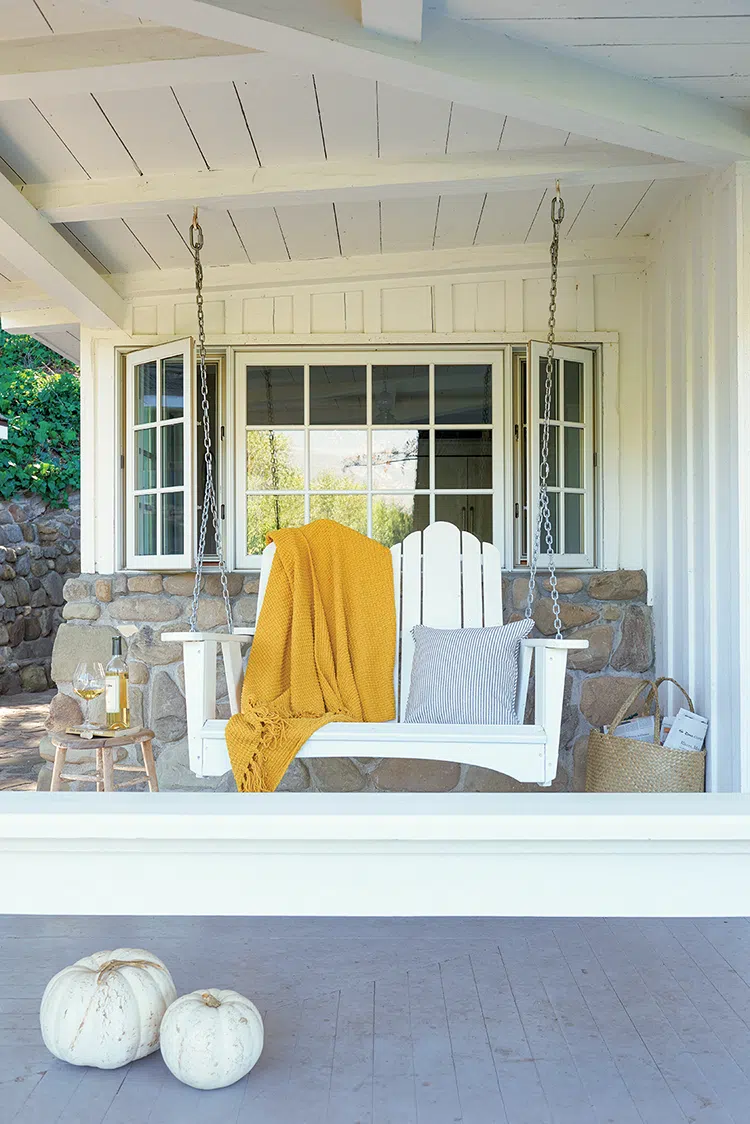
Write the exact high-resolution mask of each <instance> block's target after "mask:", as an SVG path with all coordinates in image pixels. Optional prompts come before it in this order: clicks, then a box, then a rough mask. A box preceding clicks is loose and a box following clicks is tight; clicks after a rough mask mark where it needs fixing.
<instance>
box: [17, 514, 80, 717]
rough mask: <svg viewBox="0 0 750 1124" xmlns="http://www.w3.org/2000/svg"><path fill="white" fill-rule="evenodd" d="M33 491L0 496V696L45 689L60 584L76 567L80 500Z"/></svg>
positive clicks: (60, 609)
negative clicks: (52, 503) (60, 505)
mask: <svg viewBox="0 0 750 1124" xmlns="http://www.w3.org/2000/svg"><path fill="white" fill-rule="evenodd" d="M68 502H69V504H70V507H69V508H65V509H62V510H61V509H55V508H50V507H49V506H48V505H47V503H46V502H45V501H44V500H43V499H40V498H39V497H38V496H30V495H21V496H15V497H14V498H13V499H11V500H0V695H10V694H16V693H17V692H19V691H45V690H46V689H47V687H48V686H49V670H50V662H51V658H52V645H53V642H54V639H55V632H56V630H57V627H58V625H59V623H60V621H61V619H62V612H63V584H64V582H65V578H66V576H67V575H68V574H77V573H78V572H79V570H80V568H81V553H80V540H81V504H80V496H79V494H78V493H77V492H71V493H70V495H69V500H68Z"/></svg>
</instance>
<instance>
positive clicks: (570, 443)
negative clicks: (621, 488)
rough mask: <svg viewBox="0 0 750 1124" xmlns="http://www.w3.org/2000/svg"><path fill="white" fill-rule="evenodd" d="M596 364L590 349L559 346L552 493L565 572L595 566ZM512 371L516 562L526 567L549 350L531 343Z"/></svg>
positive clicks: (552, 434)
mask: <svg viewBox="0 0 750 1124" xmlns="http://www.w3.org/2000/svg"><path fill="white" fill-rule="evenodd" d="M593 365H594V356H593V352H592V351H590V350H588V349H586V348H580V347H556V348H555V359H554V370H553V382H552V401H551V412H550V433H549V477H548V481H549V485H548V490H549V501H550V517H551V523H552V535H553V541H554V549H555V561H556V563H557V564H558V565H561V566H569V567H590V566H593V565H594V564H595V555H596V551H595V526H594V510H595V505H594V469H595V459H594V376H593ZM514 366H515V370H514V386H513V405H514V414H515V418H514V436H515V446H516V449H515V456H514V489H515V505H514V532H515V533H514V546H515V563H516V565H527V564H528V561H529V558H530V554H531V547H532V536H533V533H534V528H535V525H536V517H537V510H538V488H539V483H538V481H539V463H540V457H541V434H542V429H543V426H542V419H543V416H544V392H545V383H546V377H547V349H546V345H545V344H541V343H531V344H529V347H528V351H527V354H526V355H522V354H519V355H516V357H515V365H514ZM529 372H532V375H531V377H529ZM542 553H543V554H546V546H545V543H544V542H542ZM542 564H543V563H542Z"/></svg>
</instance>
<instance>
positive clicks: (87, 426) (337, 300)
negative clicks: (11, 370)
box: [81, 239, 647, 573]
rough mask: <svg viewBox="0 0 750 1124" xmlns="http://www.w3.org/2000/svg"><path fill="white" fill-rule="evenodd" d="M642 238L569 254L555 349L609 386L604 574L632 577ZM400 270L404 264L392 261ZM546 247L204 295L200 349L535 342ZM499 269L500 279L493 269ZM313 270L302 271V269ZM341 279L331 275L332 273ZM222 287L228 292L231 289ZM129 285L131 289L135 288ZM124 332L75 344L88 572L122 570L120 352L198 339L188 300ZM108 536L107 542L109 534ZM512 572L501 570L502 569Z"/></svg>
mask: <svg viewBox="0 0 750 1124" xmlns="http://www.w3.org/2000/svg"><path fill="white" fill-rule="evenodd" d="M645 245H646V240H645V239H631V240H628V242H627V243H626V244H623V245H622V247H621V248H620V246H619V245H616V244H615V243H614V242H612V243H609V244H608V248H607V251H606V253H603V252H602V251H601V250H600V251H599V256H600V259H601V260H593V261H589V260H588V254H587V252H583V251H582V250H580V251H579V248H578V247H576V246H575V244H574V243H571V244H569V245H568V246H567V247H566V253H567V254H568V256H569V262H570V264H563V266H562V267H561V271H560V283H559V294H558V304H557V309H558V312H557V319H558V340H559V342H560V343H570V344H576V343H598V344H599V345H600V347H601V349H602V356H603V365H604V370H605V380H604V381H605V385H604V388H603V389H604V392H603V395H602V402H601V404H600V405H601V410H600V415H599V416H600V422H601V426H602V434H601V446H602V449H603V454H604V455H603V459H602V463H601V466H600V477H601V483H600V487H602V495H603V504H602V507H603V512H602V523H603V536H602V538H603V542H604V550H603V552H602V556H601V560H600V561H601V565H602V566H603V567H604V568H607V569H614V568H616V567H618V566H624V567H627V568H640V567H642V566H643V565H644V561H645V526H644V502H643V500H644V495H645V478H644V427H643V402H644V398H645V393H646V388H645V377H646V365H645V353H644V331H643V316H644V311H643V309H644V293H645V276H646V274H645V269H646V265H647V260H646V256H645ZM395 256H396V257H398V258H399V260H400V262H403V261H404V258H405V257H406V255H395ZM545 257H546V251H545V250H544V249H543V248H541V249H540V248H539V247H533V248H529V254H528V263H527V264H526V265H524V264H523V262H519V251H518V248H516V249H515V250H514V251H513V252H512V253H510V252H508V251H507V250H505V251H504V250H503V249H502V248H500V249H498V250H497V252H496V255H495V254H493V265H492V266H488V264H487V262H486V255H485V254H483V261H482V268H481V271H480V269H477V268H475V269H474V270H473V271H470V270H469V268H468V267H467V266H466V265H464V266H463V268H462V269H461V270H460V271H459V270H456V271H455V272H453V273H451V274H450V275H448V276H445V275H442V276H434V275H432V276H431V275H429V274H427V275H423V274H422V273H419V274H418V275H417V276H413V275H410V274H409V273H407V272H406V271H404V273H403V274H402V275H401V276H399V275H395V274H394V276H392V277H391V276H389V277H387V278H372V277H368V278H363V279H356V277H355V278H352V277H349V278H347V279H346V280H344V281H342V280H333V279H328V280H326V279H325V278H326V271H327V269H328V268H329V267H328V263H326V262H320V263H316V264H317V265H318V266H319V269H318V277H319V278H322V280H318V281H316V282H315V283H311V282H308V283H306V284H302V283H300V284H297V285H289V284H287V285H281V284H279V283H278V282H277V283H276V284H275V285H269V286H267V287H265V288H263V289H262V290H259V288H258V287H257V282H254V285H253V287H249V286H248V285H247V282H246V287H245V289H244V290H243V289H242V287H241V286H237V287H232V288H231V291H230V290H229V288H228V287H227V284H226V281H224V282H223V284H224V286H225V287H224V288H218V287H216V288H214V289H213V290H212V289H211V288H210V287H209V288H207V292H206V300H205V315H206V328H207V334H208V340H209V343H210V344H212V345H214V346H217V347H230V346H242V347H245V348H246V347H248V346H253V345H257V346H258V347H261V348H263V350H264V351H267V350H268V349H269V347H273V346H275V345H278V346H279V347H280V348H284V347H290V346H293V347H295V348H296V349H299V348H304V347H306V346H313V347H314V346H318V347H325V348H326V349H331V348H335V347H337V346H339V347H342V348H352V347H373V348H385V347H388V346H391V345H393V346H395V347H397V348H400V349H404V348H408V347H411V346H415V347H425V346H426V347H429V346H430V345H434V346H435V347H440V348H443V349H444V348H445V347H446V346H450V345H452V344H455V345H456V346H467V345H469V346H470V345H479V346H482V347H493V346H500V345H503V344H520V343H525V342H526V341H527V340H528V339H537V340H544V339H545V338H546V332H547V319H548V300H549V277H548V266H547V264H546V261H545ZM495 261H496V263H497V264H496V266H495V265H494V262H495ZM308 266H309V263H308ZM339 268H340V267H339ZM227 280H229V279H227ZM133 281H135V279H133ZM128 300H129V308H130V310H131V311H130V318H129V321H130V322H129V331H128V332H127V333H111V332H110V333H106V334H105V333H98V334H97V333H91V332H88V333H86V332H85V333H84V337H83V339H82V359H81V378H82V411H83V414H82V417H83V422H82V431H83V440H82V446H83V447H82V461H83V477H84V485H83V488H84V501H83V503H82V509H83V528H82V552H83V567H84V569H85V570H86V571H87V572H90V573H91V572H99V573H112V572H113V571H114V570H116V569H118V568H119V566H120V558H121V556H122V550H121V546H122V544H121V542H120V540H119V531H118V523H119V517H118V512H117V496H118V494H119V474H120V466H119V446H120V439H119V433H120V431H121V424H122V423H121V419H120V416H119V414H120V405H119V398H118V393H117V371H118V357H117V349H118V348H132V347H134V346H135V347H138V346H142V347H149V346H151V345H153V344H158V343H164V342H166V341H167V340H169V339H172V338H174V339H178V338H180V337H184V336H186V335H195V334H196V317H195V303H194V300H193V298H192V294H190V293H189V291H184V290H183V291H181V292H179V293H178V294H175V293H171V294H168V293H158V294H156V295H148V296H146V295H145V294H144V295H140V294H138V293H137V291H136V292H134V291H133V290H132V289H131V292H130V294H129V298H128ZM113 530H114V533H113ZM509 562H510V559H506V563H509Z"/></svg>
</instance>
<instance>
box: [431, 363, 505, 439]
mask: <svg viewBox="0 0 750 1124" xmlns="http://www.w3.org/2000/svg"><path fill="white" fill-rule="evenodd" d="M435 421H436V422H437V423H438V424H440V423H442V424H443V425H446V424H457V425H470V424H472V423H475V422H479V423H480V424H481V423H482V422H485V423H486V422H491V421H492V366H491V364H489V363H456V364H453V363H452V364H450V366H448V365H445V366H443V365H437V366H436V367H435Z"/></svg>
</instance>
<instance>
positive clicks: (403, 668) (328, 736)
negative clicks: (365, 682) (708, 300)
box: [163, 185, 588, 787]
mask: <svg viewBox="0 0 750 1124" xmlns="http://www.w3.org/2000/svg"><path fill="white" fill-rule="evenodd" d="M564 212H565V208H564V204H563V200H562V197H561V196H560V190H559V185H558V186H557V190H556V193H555V195H554V197H553V199H552V206H551V221H552V243H551V246H550V264H551V275H550V302H549V326H548V333H547V363H546V379H545V390H544V414H543V420H542V435H541V449H540V467H539V500H538V508H537V514H536V523H535V528H534V536H533V543H532V551H531V558H530V564H529V592H528V598H527V603H526V611H525V616H526V617H527V618H531V616H532V611H533V603H534V595H535V590H536V578H537V569H538V565H539V558H540V554H541V543H542V535H544V541H545V545H546V547H547V554H548V568H549V584H550V587H551V599H552V609H553V617H554V626H555V637H554V638H550V639H547V638H543V639H534V640H522V641H521V647H520V652H519V668H518V688H517V695H516V700H515V715H516V720H517V724H513V725H503V726H500V725H442V724H441V725H438V724H422V723H407V722H405V721H404V719H405V712H406V703H407V698H408V694H409V683H410V679H411V669H412V661H413V657H414V640H413V638H412V632H411V630H412V628H413V627H414V626H415V625H418V624H423V625H428V626H429V627H431V628H480V627H491V626H493V625H501V624H503V604H502V601H503V598H502V565H501V557H500V552H499V551H498V549H497V548H496V547H495V546H494V545H492V544H491V543H485V542H480V541H479V539H477V538H476V537H475V536H474V535H473V534H471V533H470V532H469V531H466V530H464V531H459V529H458V528H457V527H455V526H454V525H453V524H451V523H441V522H438V523H433V524H431V525H430V526H428V527H427V528H426V529H425V530H424V531H414V532H412V533H411V534H410V535H407V537H406V538H405V539H404V540H403V542H401V543H397V544H396V545H395V546H393V547H392V548H391V556H392V558H393V584H394V596H395V603H396V625H397V646H396V663H395V669H394V689H395V698H396V714H397V718H396V719H395V720H394V721H391V722H336V723H330V724H329V725H326V726H323V727H322V728H321V729H319V730H317V731H316V732H315V733H314V734H313V735H312V736H311V737H310V738H309V739H308V741H307V742H306V743H305V745H304V746H303V747H302V749H301V750H300V751H299V754H298V756H299V757H302V758H307V757H350V756H362V757H380V758H410V759H414V758H417V759H423V760H433V761H434V760H438V761H453V762H459V763H462V764H467V765H477V766H481V767H482V768H485V769H491V770H494V771H495V772H499V773H504V774H506V775H508V776H511V777H514V778H515V779H516V780H519V781H523V782H528V783H535V784H539V785H542V786H545V787H548V786H549V785H551V784H552V781H553V780H554V778H555V775H556V772H557V759H558V751H559V742H560V726H561V720H562V707H563V694H564V688H565V671H566V666H567V657H568V651H569V650H571V649H582V648H587V647H588V641H587V640H564V639H563V637H562V622H561V619H560V602H559V596H558V590H557V578H556V575H555V562H554V545H555V544H554V537H553V531H552V520H551V514H550V504H549V495H548V490H547V485H548V477H549V434H550V416H551V408H552V388H553V378H554V361H555V313H556V300H557V263H558V253H559V235H560V225H561V223H562V220H563V216H564ZM203 241H204V240H203V232H202V230H201V227H200V224H199V222H198V213H197V209H196V211H195V213H194V216H193V223H192V226H191V228H190V245H191V249H192V251H193V257H194V262H195V287H196V303H197V309H198V370H199V375H200V393H201V406H202V416H203V438H204V457H205V479H206V482H205V494H204V501H203V505H202V509H201V524H200V535H199V540H198V551H197V561H196V573H195V586H194V590H193V602H192V609H191V615H190V631H189V632H172V633H165V634H164V635H163V639H164V640H167V641H174V642H181V643H182V645H183V653H184V665H185V697H186V702H187V725H188V748H189V761H190V769H191V770H192V772H193V773H195V774H196V775H197V776H199V777H216V776H222V775H223V774H225V773H227V772H228V771H229V770H230V767H231V766H230V762H229V754H228V750H227V745H226V738H225V731H226V725H227V722H226V721H225V720H222V719H218V718H217V717H216V660H217V655H218V651H219V649H221V655H222V659H223V665H224V671H225V676H226V683H227V691H228V696H229V706H230V711H231V713H232V714H237V713H238V712H239V711H240V697H241V693H242V680H243V662H242V654H241V645H242V644H243V643H246V642H247V640H248V637H249V636H251V635H252V634H253V633H254V631H255V629H254V628H252V629H243V630H242V631H241V632H240V631H235V629H234V628H233V624H232V611H231V605H230V602H229V591H228V585H227V569H226V562H225V558H224V552H223V547H222V539H221V527H220V522H219V518H218V510H217V501H216V489H215V485H214V474H213V455H212V450H211V440H210V417H209V405H208V379H207V374H206V333H205V323H204V316H203V270H202V265H201V256H200V255H201V250H202V248H203ZM209 513H210V515H211V520H212V525H213V531H214V535H215V542H216V554H217V555H218V560H219V568H220V573H221V588H222V595H223V600H224V609H225V613H226V621H227V631H226V632H200V631H198V627H197V616H198V604H199V598H200V590H201V583H202V576H203V567H204V560H205V553H206V535H207V530H208V518H209ZM275 549H276V548H275V546H274V544H271V545H269V546H267V547H266V549H265V550H264V552H263V557H262V563H261V570H260V584H259V591H258V616H257V617H256V620H257V619H258V617H259V615H260V609H261V605H262V603H263V597H264V594H265V590H266V586H267V583H268V577H269V574H270V571H271V565H272V563H273V557H274V553H275ZM532 661H533V670H534V722H533V724H525V723H524V717H525V713H526V699H527V695H528V690H529V683H530V678H531V671H532Z"/></svg>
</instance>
